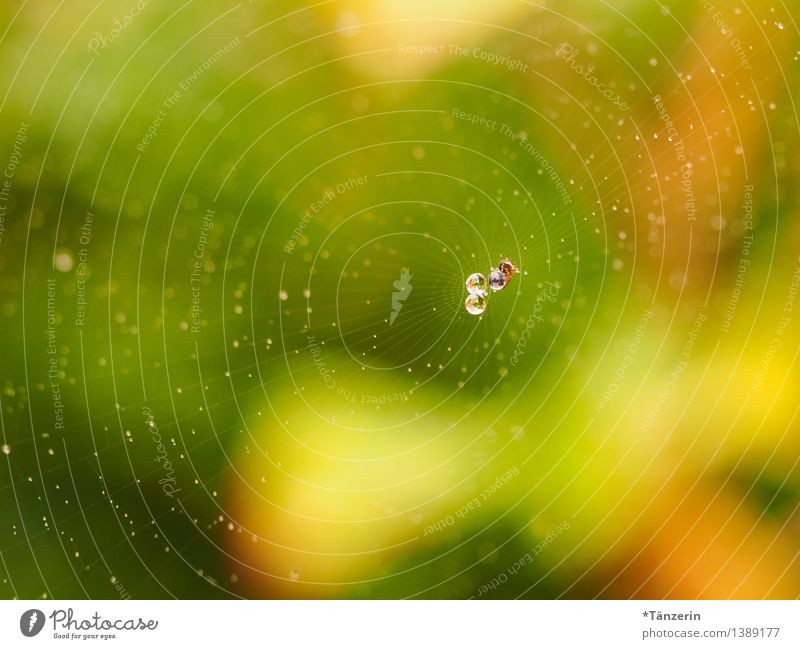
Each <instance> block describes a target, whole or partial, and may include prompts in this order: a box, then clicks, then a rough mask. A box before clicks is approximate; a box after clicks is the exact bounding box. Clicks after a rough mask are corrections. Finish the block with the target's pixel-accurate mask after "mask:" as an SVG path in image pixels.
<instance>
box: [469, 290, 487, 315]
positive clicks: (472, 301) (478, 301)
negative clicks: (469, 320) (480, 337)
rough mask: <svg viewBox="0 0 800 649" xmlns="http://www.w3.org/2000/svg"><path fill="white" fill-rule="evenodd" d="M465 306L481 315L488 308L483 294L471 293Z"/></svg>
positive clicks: (470, 311) (473, 313)
mask: <svg viewBox="0 0 800 649" xmlns="http://www.w3.org/2000/svg"><path fill="white" fill-rule="evenodd" d="M464 306H465V307H466V308H467V311H468V312H469V313H471V314H472V315H480V314H481V313H483V312H484V311H485V310H486V298H485V297H484V296H483V295H478V294H477V293H471V294H470V295H468V296H467V299H466V301H465V302H464Z"/></svg>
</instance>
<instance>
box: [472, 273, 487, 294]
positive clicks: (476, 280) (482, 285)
mask: <svg viewBox="0 0 800 649" xmlns="http://www.w3.org/2000/svg"><path fill="white" fill-rule="evenodd" d="M488 286H489V285H488V283H487V282H486V277H484V276H483V275H482V274H481V273H472V275H470V276H469V277H467V292H468V293H469V294H470V295H486V294H487V293H488V292H489V291H488Z"/></svg>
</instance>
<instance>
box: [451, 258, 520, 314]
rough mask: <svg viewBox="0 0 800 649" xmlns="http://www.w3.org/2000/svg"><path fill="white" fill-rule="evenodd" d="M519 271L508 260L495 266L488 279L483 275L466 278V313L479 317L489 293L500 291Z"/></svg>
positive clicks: (474, 274)
mask: <svg viewBox="0 0 800 649" xmlns="http://www.w3.org/2000/svg"><path fill="white" fill-rule="evenodd" d="M518 270H519V269H518V268H517V267H516V266H515V265H514V264H513V263H512V262H511V261H509V260H508V259H504V260H502V261H501V262H500V263H499V264H497V268H494V269H492V270H491V271H490V272H489V279H486V276H485V275H483V273H472V275H470V276H469V277H467V282H466V287H467V293H469V295H468V296H467V299H466V301H465V302H464V306H465V307H466V309H467V312H468V313H471V314H472V315H480V314H482V313H483V312H484V311H485V310H486V304H487V302H488V299H489V291H490V290H491V291H493V292H497V291H502V290H503V289H504V288H505V287H506V286H507V285H508V283H509V282H510V281H511V278H512V277H514V275H515V274H516V273H517V271H518Z"/></svg>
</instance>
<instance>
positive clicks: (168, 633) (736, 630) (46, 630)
mask: <svg viewBox="0 0 800 649" xmlns="http://www.w3.org/2000/svg"><path fill="white" fill-rule="evenodd" d="M798 618H800V603H798V602H796V601H755V602H753V601H727V602H719V601H701V602H696V601H695V602H684V601H669V602H664V601H627V600H626V601H486V602H476V601H367V602H351V601H334V602H317V601H305V602H289V601H238V602H233V601H180V602H179V601H134V600H128V601H95V602H85V601H69V602H67V601H64V602H52V601H41V600H37V601H27V602H23V601H4V602H0V647H15V648H16V647H46V646H62V647H64V646H78V645H79V646H94V644H95V643H102V644H103V645H104V646H111V647H119V648H122V647H137V648H139V647H147V648H148V649H150V648H152V647H175V646H178V643H185V642H187V641H189V642H195V643H197V644H198V646H202V647H210V646H214V645H215V644H217V643H219V644H222V643H224V644H227V645H229V646H234V645H238V644H240V643H247V644H248V645H253V646H257V647H281V648H284V647H289V648H291V647H298V648H301V647H302V648H306V647H326V646H333V647H338V646H346V647H352V648H355V649H358V648H360V647H364V648H369V649H374V648H376V647H380V648H382V649H383V648H390V649H391V648H394V647H397V648H400V647H403V648H405V647H436V648H437V649H441V648H443V647H467V648H471V647H476V648H477V647H481V648H484V647H497V646H503V645H509V646H511V645H513V646H523V647H540V646H542V645H543V644H550V643H552V645H553V646H556V647H561V646H569V647H582V646H586V647H588V646H591V647H614V648H617V647H648V646H654V647H664V646H695V647H706V646H708V647H716V646H719V647H722V646H733V647H736V646H742V647H775V648H776V649H777V648H778V647H793V648H795V649H796V648H797V647H800V635H798ZM131 627H133V628H131ZM731 643H732V644H731Z"/></svg>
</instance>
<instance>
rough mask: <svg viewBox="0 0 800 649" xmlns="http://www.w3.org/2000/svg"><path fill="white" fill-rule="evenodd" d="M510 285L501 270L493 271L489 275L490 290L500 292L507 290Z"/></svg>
mask: <svg viewBox="0 0 800 649" xmlns="http://www.w3.org/2000/svg"><path fill="white" fill-rule="evenodd" d="M507 283H508V278H506V276H505V275H504V274H503V271H501V270H493V271H492V272H491V273H489V288H490V289H492V290H493V291H500V290H502V289H504V288H505V286H506V284H507Z"/></svg>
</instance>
